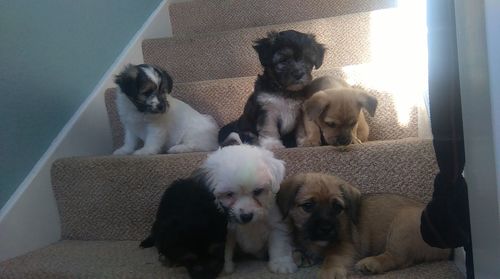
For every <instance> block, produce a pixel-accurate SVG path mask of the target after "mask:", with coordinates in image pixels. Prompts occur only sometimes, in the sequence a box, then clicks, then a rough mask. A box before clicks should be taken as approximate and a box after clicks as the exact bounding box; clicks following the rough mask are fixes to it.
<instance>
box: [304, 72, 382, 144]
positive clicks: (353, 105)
mask: <svg viewBox="0 0 500 279" xmlns="http://www.w3.org/2000/svg"><path fill="white" fill-rule="evenodd" d="M318 79H319V80H321V82H320V83H322V87H323V88H325V87H326V88H329V89H326V90H322V91H319V92H316V93H315V94H314V95H312V96H311V97H310V98H309V99H307V100H306V101H305V102H304V104H303V105H302V112H303V117H302V118H303V119H302V121H303V123H302V127H300V128H299V132H298V136H297V145H298V146H318V145H322V144H326V145H348V144H351V143H361V142H365V141H367V140H368V133H369V127H368V124H367V123H366V120H365V116H364V114H363V112H362V111H361V109H362V108H364V109H366V110H367V111H368V113H369V114H370V115H371V116H373V115H374V114H375V110H376V109H377V99H376V98H375V97H373V96H370V95H368V94H367V93H366V92H364V91H363V90H361V89H356V88H352V87H351V86H349V84H347V83H346V82H345V81H344V80H341V79H337V78H334V77H328V76H325V77H321V78H318ZM318 79H317V80H318ZM316 82H317V81H316ZM322 136H323V141H322Z"/></svg>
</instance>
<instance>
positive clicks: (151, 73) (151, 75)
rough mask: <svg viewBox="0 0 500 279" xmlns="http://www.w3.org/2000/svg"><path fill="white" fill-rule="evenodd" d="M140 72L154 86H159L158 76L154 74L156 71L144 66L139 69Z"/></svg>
mask: <svg viewBox="0 0 500 279" xmlns="http://www.w3.org/2000/svg"><path fill="white" fill-rule="evenodd" d="M140 68H141V70H142V71H143V72H144V73H145V74H146V75H147V76H148V78H149V79H150V80H151V81H152V82H154V83H156V85H159V84H160V77H159V76H158V74H157V73H156V71H155V70H154V69H153V68H152V67H150V66H146V67H140Z"/></svg>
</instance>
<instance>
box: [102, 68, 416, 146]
mask: <svg viewBox="0 0 500 279" xmlns="http://www.w3.org/2000/svg"><path fill="white" fill-rule="evenodd" d="M363 71H364V67H363V65H359V66H353V67H349V74H350V75H356V74H357V73H358V74H359V75H361V74H362V73H363ZM314 75H315V76H316V77H319V76H323V75H332V76H336V77H340V78H347V76H346V73H345V71H344V69H343V68H334V69H324V70H318V71H315V72H314ZM254 81H255V76H252V77H241V78H231V79H222V80H211V81H199V82H189V83H176V82H175V81H174V88H173V91H172V95H173V96H174V97H176V98H179V99H180V100H182V101H184V102H186V103H188V104H190V105H191V106H192V107H193V108H194V109H196V110H197V111H199V112H201V113H205V114H209V115H212V116H213V117H214V118H215V120H216V121H217V123H218V124H219V126H220V127H222V126H223V125H225V124H227V123H229V122H231V121H233V120H235V119H237V118H238V117H239V116H240V115H241V113H242V111H243V107H244V106H245V103H246V101H247V99H248V96H250V94H251V93H252V91H253V84H254ZM354 85H355V86H359V87H361V88H365V89H366V90H367V91H369V93H370V94H372V95H373V96H375V97H377V99H378V102H379V103H378V107H377V111H376V113H375V117H371V116H367V117H366V120H367V122H368V125H369V126H370V140H391V139H402V138H408V137H416V136H418V120H417V109H416V107H412V108H411V109H410V110H409V111H408V112H406V113H407V116H408V119H409V121H408V123H405V124H400V122H399V121H398V116H397V112H396V107H395V99H394V96H395V94H404V92H380V91H376V90H371V89H370V88H369V87H368V86H367V85H365V84H362V83H361V84H354ZM115 98H116V93H115V90H114V89H108V90H107V92H106V93H105V101H106V107H107V111H108V116H109V120H110V125H111V131H112V135H113V146H114V148H115V149H116V148H118V147H120V146H122V144H123V136H124V134H123V126H122V124H121V123H120V120H119V117H118V113H117V111H116V104H115Z"/></svg>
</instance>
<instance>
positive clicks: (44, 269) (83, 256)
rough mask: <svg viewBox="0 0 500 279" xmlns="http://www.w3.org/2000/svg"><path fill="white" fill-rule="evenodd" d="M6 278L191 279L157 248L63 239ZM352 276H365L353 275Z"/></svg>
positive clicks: (243, 269) (435, 268) (405, 273)
mask: <svg viewBox="0 0 500 279" xmlns="http://www.w3.org/2000/svg"><path fill="white" fill-rule="evenodd" d="M318 270H319V267H317V266H316V267H311V268H300V269H299V271H298V272H297V273H295V274H293V275H279V274H273V273H271V272H269V271H268V270H267V268H266V264H265V262H262V261H256V260H254V261H252V260H249V261H245V262H237V263H236V271H235V273H234V274H232V275H230V276H224V278H241V279H243V278H249V279H250V278H251V279H253V278H315V275H316V274H317V272H318ZM0 278H4V279H16V278H23V279H26V278H37V279H43V278H50V279H58V278H123V279H126V278H188V276H187V272H186V271H185V269H184V268H180V267H178V268H167V267H165V266H164V265H162V264H161V263H160V262H159V261H158V254H157V252H156V250H155V249H154V248H151V249H141V248H139V242H136V241H60V242H58V243H55V244H52V245H50V246H48V247H45V248H42V249H39V250H36V251H34V252H31V253H28V254H26V255H24V256H20V257H17V258H14V259H11V260H8V261H5V262H3V263H0ZM349 278H365V276H361V275H357V274H353V275H352V276H350V277H349ZM370 278H394V279H396V278H397V279H401V278H404V279H410V278H411V279H420V278H421V279H424V278H463V275H462V274H461V273H460V271H459V270H458V269H457V267H456V266H455V265H454V264H453V262H450V261H442V262H434V263H426V264H420V265H417V266H413V267H410V268H406V269H402V270H396V271H392V272H388V273H385V274H383V275H380V276H371V277H370Z"/></svg>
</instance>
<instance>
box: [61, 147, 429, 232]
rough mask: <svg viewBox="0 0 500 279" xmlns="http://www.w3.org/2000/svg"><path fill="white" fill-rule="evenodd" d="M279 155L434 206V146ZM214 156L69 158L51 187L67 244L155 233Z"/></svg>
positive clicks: (292, 167) (293, 167) (307, 168)
mask: <svg viewBox="0 0 500 279" xmlns="http://www.w3.org/2000/svg"><path fill="white" fill-rule="evenodd" d="M275 154H276V156H277V157H278V158H281V159H283V160H284V161H285V163H286V171H287V175H289V174H296V173H299V172H325V173H332V174H336V175H338V176H339V177H341V178H344V179H345V180H347V181H349V182H351V183H353V184H354V185H357V186H358V187H359V188H360V190H361V191H362V192H365V193H368V192H372V193H373V192H394V193H400V194H403V195H405V196H408V197H411V198H414V199H417V200H421V201H428V200H430V197H431V193H432V188H433V180H434V177H435V175H436V173H437V164H436V160H435V155H434V149H433V146H432V141H431V140H422V139H418V138H407V139H401V140H391V141H373V142H367V143H365V144H362V145H351V146H349V147H347V148H337V147H331V146H323V147H309V148H289V149H282V150H276V151H275ZM206 156H207V153H185V154H168V155H155V156H98V157H73V158H63V159H59V160H57V161H56V162H54V164H53V167H52V184H53V189H54V194H55V197H56V200H57V204H58V208H59V213H60V216H61V230H62V238H63V239H69V240H141V239H143V238H145V236H146V235H147V234H148V232H149V229H150V227H151V224H152V223H153V218H154V216H155V212H156V209H157V205H158V202H159V199H160V197H161V195H162V193H163V192H164V190H165V188H166V187H167V186H168V185H169V184H170V183H172V182H173V181H174V180H175V179H178V178H182V177H187V176H189V175H190V174H191V173H192V172H193V171H194V170H195V169H196V168H197V167H198V166H199V165H200V164H201V162H202V161H203V160H204V159H205V158H206Z"/></svg>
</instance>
